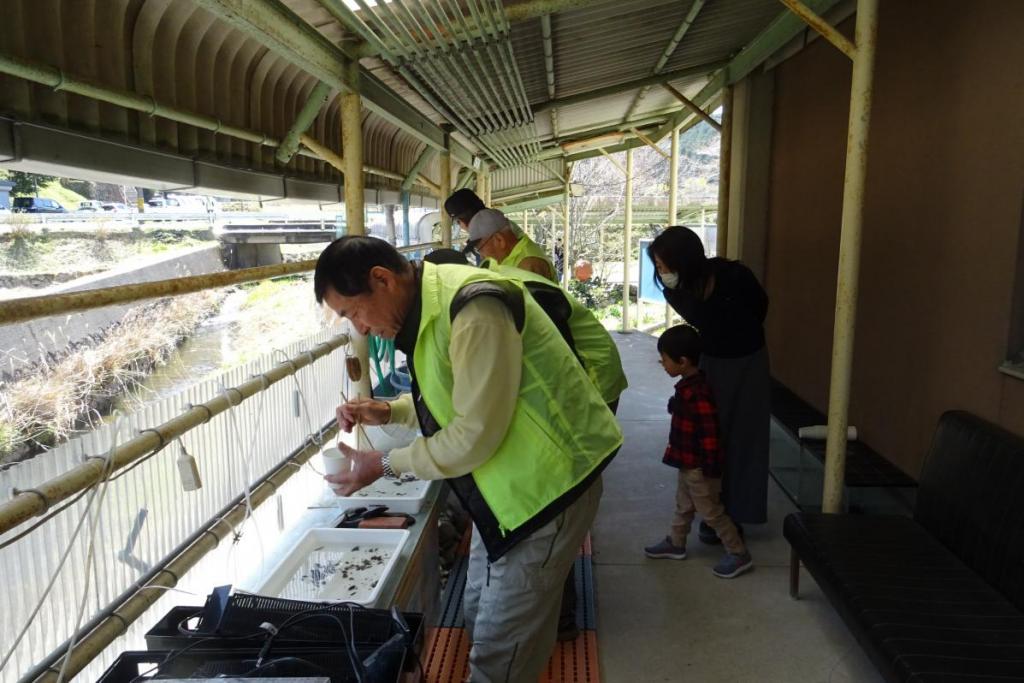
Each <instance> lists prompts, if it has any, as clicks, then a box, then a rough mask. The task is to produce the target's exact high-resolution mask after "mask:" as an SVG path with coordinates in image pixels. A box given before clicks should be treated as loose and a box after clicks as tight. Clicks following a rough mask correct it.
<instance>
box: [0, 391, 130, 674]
mask: <svg viewBox="0 0 1024 683" xmlns="http://www.w3.org/2000/svg"><path fill="white" fill-rule="evenodd" d="M115 415H116V416H117V422H116V423H115V426H114V436H113V439H112V443H113V445H112V446H111V449H110V453H109V454H108V457H107V460H106V462H105V463H104V479H103V480H102V481H100V482H96V483H94V484H93V485H92V486H91V487H89V488H88V489H85V491H83V492H82V493H83V495H84V494H85V493H86V492H89V493H90V495H89V498H88V500H86V503H85V510H84V511H83V512H82V516H81V518H80V519H79V520H78V523H77V524H76V525H75V530H74V531H73V532H72V533H71V538H69V539H68V541H67V545H66V547H65V548H64V553H63V554H62V555H61V557H60V560H58V562H57V568H56V569H54V571H53V574H52V575H51V576H50V581H49V583H48V584H47V585H46V588H45V589H44V590H43V594H42V595H41V596H39V601H38V602H37V603H36V606H35V607H34V608H33V610H32V613H31V614H30V615H29V617H28V619H27V620H26V621H25V625H24V626H23V627H22V629H21V631H20V632H19V633H18V635H17V637H16V638H15V639H14V643H13V644H12V645H11V647H10V649H9V650H8V651H7V654H6V655H4V658H3V660H0V671H3V670H4V668H5V667H6V666H7V663H8V662H10V660H11V658H12V657H13V656H14V653H15V652H16V651H17V649H18V646H19V645H20V644H21V641H22V640H23V639H24V638H25V634H26V633H28V630H29V628H31V626H32V623H33V622H34V621H35V618H36V616H37V615H38V614H39V610H41V609H42V608H43V604H44V603H45V602H46V598H47V597H49V595H50V591H52V590H53V587H54V585H55V584H56V583H57V578H58V577H59V576H60V573H61V571H62V570H63V569H64V565H65V564H66V563H67V561H68V557H69V556H70V555H71V551H72V550H73V549H74V547H75V540H76V539H77V538H78V534H79V533H81V531H82V527H83V526H84V525H85V522H86V520H87V519H88V518H89V510H90V509H91V507H92V505H93V502H94V501H95V500H96V496H97V494H98V493H99V492H100V486H101V485H104V486H103V489H104V491H105V490H106V486H105V484H106V483H107V478H108V477H109V476H110V466H111V465H112V464H113V460H112V459H111V457H110V456H112V455H113V453H114V449H115V447H116V444H117V435H118V433H119V431H120V419H121V414H120V412H119V411H115ZM101 500H102V499H101ZM66 507H68V506H65V508H66ZM62 509H64V508H62ZM83 603H84V600H83ZM75 630H76V631H77V630H78V629H77V628H76V629H75ZM72 644H73V643H72ZM65 661H67V659H66V658H65Z"/></svg>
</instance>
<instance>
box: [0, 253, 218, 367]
mask: <svg viewBox="0 0 1024 683" xmlns="http://www.w3.org/2000/svg"><path fill="white" fill-rule="evenodd" d="M221 270H224V265H223V263H222V261H221V253H220V247H219V246H202V247H197V248H195V249H191V250H188V251H178V252H175V253H174V254H171V255H168V256H164V257H155V258H154V259H152V260H150V261H148V262H146V263H143V264H139V263H134V264H132V265H131V266H130V267H127V268H123V269H115V270H108V271H105V272H103V273H97V274H94V275H89V276H86V277H83V278H79V279H77V280H74V281H72V282H68V283H65V284H63V285H59V286H55V287H49V288H47V289H45V290H40V291H38V292H33V295H35V296H41V295H45V294H60V293H66V292H78V291H83V290H88V289H98V288H100V287H113V286H115V285H124V284H130V283H139V282H152V281H155V280H166V279H169V278H176V277H185V276H187V275H201V274H204V273H213V272H218V271H221ZM134 305H137V304H124V305H118V306H108V307H106V308H98V309H94V310H88V311H81V312H77V313H71V314H67V315H54V316H49V317H46V318H38V319H35V320H29V321H26V322H20V323H13V324H10V325H0V379H5V380H6V379H10V378H12V377H14V376H16V375H17V374H18V373H19V372H21V371H24V370H26V369H27V368H30V367H32V366H34V365H36V364H38V363H39V362H40V361H42V360H51V361H52V360H56V359H58V358H60V357H62V356H63V355H64V354H65V353H67V351H68V349H69V348H75V347H78V346H81V345H82V344H85V343H88V342H90V341H94V340H96V339H98V338H99V337H100V336H101V335H102V334H103V332H104V331H105V330H106V329H107V328H108V327H110V326H111V325H113V324H115V323H117V322H118V321H120V320H121V318H122V317H124V314H125V313H126V312H127V311H128V310H129V309H130V308H132V306H134Z"/></svg>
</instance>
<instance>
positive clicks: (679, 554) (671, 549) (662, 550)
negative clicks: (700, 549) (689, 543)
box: [644, 536, 686, 560]
mask: <svg viewBox="0 0 1024 683" xmlns="http://www.w3.org/2000/svg"><path fill="white" fill-rule="evenodd" d="M644 554H645V555H647V557H649V558H651V559H653V560H685V559H686V546H685V545H673V544H672V539H671V538H669V537H668V536H666V537H665V538H663V539H662V540H660V541H658V542H657V543H655V544H654V545H649V546H647V547H646V548H644Z"/></svg>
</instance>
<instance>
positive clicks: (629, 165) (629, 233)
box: [622, 149, 633, 332]
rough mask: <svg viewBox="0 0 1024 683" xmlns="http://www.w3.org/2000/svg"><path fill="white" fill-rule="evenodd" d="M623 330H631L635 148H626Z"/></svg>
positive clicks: (623, 230)
mask: <svg viewBox="0 0 1024 683" xmlns="http://www.w3.org/2000/svg"><path fill="white" fill-rule="evenodd" d="M622 232H623V235H622V331H623V332H629V331H630V329H631V326H630V322H629V265H630V264H629V262H630V256H632V253H633V248H632V247H633V150H632V149H627V150H626V206H625V216H624V218H623V226H622Z"/></svg>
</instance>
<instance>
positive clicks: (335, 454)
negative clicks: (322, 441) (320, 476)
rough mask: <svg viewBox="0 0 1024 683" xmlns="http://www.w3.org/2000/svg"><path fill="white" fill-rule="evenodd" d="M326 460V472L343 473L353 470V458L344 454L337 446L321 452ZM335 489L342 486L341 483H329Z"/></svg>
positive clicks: (324, 460)
mask: <svg viewBox="0 0 1024 683" xmlns="http://www.w3.org/2000/svg"><path fill="white" fill-rule="evenodd" d="M320 456H321V457H322V458H323V462H324V474H341V473H342V472H351V471H352V464H353V463H352V459H351V458H349V457H348V456H346V455H344V454H343V453H342V452H341V451H340V450H339V449H337V448H325V449H324V451H323V453H321V454H320ZM328 485H329V486H330V487H331V488H332V489H334V490H335V491H337V490H338V488H339V487H340V484H339V485H334V484H330V483H329V484H328Z"/></svg>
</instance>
